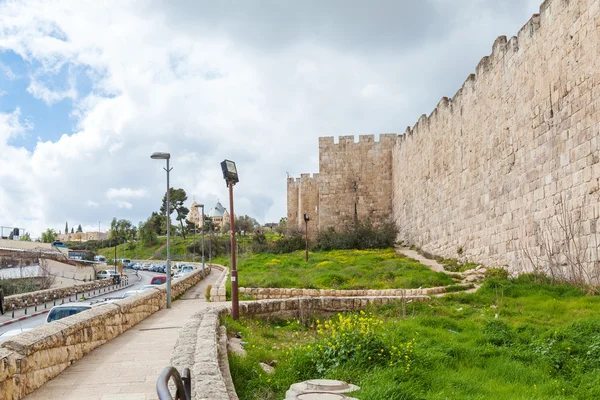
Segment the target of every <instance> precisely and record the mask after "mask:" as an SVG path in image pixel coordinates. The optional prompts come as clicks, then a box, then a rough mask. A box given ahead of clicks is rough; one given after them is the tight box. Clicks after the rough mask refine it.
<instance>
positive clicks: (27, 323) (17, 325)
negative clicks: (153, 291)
mask: <svg viewBox="0 0 600 400" xmlns="http://www.w3.org/2000/svg"><path fill="white" fill-rule="evenodd" d="M127 274H128V275H129V279H130V280H133V281H135V280H137V277H136V276H135V273H132V272H131V271H127ZM156 275H160V274H158V273H155V272H145V271H139V276H140V278H141V279H140V281H139V282H138V283H136V284H134V285H133V286H130V287H128V288H125V289H121V290H117V291H115V292H112V293H107V294H106V297H119V296H121V295H122V294H123V293H125V292H127V291H129V290H135V289H138V288H140V287H142V286H143V285H148V284H150V279H152V277H153V276H156ZM48 309H50V307H48ZM46 315H47V314H42V315H38V316H35V317H31V318H28V319H25V320H23V321H18V322H14V323H12V324H10V325H6V326H1V327H0V334H2V333H4V332H6V331H12V330H15V329H26V328H35V327H36V326H39V325H42V324H43V323H44V322H45V321H46Z"/></svg>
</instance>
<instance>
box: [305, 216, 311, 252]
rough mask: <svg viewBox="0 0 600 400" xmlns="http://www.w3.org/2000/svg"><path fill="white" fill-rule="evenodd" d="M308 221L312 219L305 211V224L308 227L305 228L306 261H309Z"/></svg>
mask: <svg viewBox="0 0 600 400" xmlns="http://www.w3.org/2000/svg"><path fill="white" fill-rule="evenodd" d="M308 221H310V217H309V216H308V214H307V213H304V226H305V227H306V228H305V229H304V230H305V231H306V262H308Z"/></svg>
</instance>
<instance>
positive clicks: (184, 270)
mask: <svg viewBox="0 0 600 400" xmlns="http://www.w3.org/2000/svg"><path fill="white" fill-rule="evenodd" d="M190 272H194V266H193V265H184V266H183V267H181V270H180V272H179V273H180V274H189V273H190Z"/></svg>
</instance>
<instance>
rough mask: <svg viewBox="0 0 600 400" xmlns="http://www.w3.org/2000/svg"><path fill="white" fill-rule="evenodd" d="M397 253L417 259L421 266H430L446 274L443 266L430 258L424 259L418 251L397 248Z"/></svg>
mask: <svg viewBox="0 0 600 400" xmlns="http://www.w3.org/2000/svg"><path fill="white" fill-rule="evenodd" d="M396 253H401V254H404V255H405V256H406V257H409V258H412V259H415V260H417V261H418V262H420V263H421V264H423V265H426V266H428V267H429V268H431V269H432V270H434V271H436V272H446V270H445V269H444V266H443V265H442V264H440V263H438V262H437V261H435V260H430V259H429V258H425V257H423V256H422V255H420V254H419V253H417V251H416V250H411V249H410V248H408V247H396Z"/></svg>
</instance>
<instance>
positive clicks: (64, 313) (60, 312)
mask: <svg viewBox="0 0 600 400" xmlns="http://www.w3.org/2000/svg"><path fill="white" fill-rule="evenodd" d="M90 308H91V307H89V306H79V307H78V306H73V307H60V308H55V309H54V310H51V311H50V313H49V314H48V318H47V321H48V322H52V321H57V320H59V319H63V318H66V317H70V316H71V315H75V314H78V313H80V312H82V311H85V310H89V309H90Z"/></svg>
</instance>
